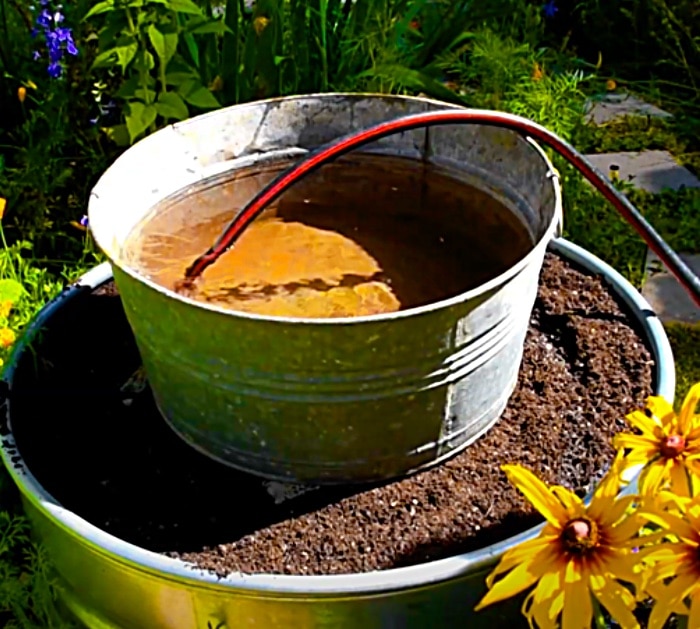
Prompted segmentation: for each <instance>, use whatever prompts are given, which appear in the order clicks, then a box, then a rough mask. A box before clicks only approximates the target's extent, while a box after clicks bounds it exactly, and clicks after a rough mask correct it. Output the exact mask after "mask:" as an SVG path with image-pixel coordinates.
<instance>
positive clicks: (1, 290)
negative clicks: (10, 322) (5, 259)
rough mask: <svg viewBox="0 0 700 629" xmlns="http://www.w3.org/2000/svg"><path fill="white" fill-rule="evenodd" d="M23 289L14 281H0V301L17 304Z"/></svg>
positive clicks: (23, 291)
mask: <svg viewBox="0 0 700 629" xmlns="http://www.w3.org/2000/svg"><path fill="white" fill-rule="evenodd" d="M25 292H26V291H25V290H24V287H23V286H22V284H20V283H19V282H18V281H16V280H12V279H9V278H8V279H4V280H0V301H11V302H12V303H13V304H15V303H17V302H18V301H19V300H20V298H21V297H22V295H24V294H25Z"/></svg>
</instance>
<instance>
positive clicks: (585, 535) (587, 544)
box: [561, 518, 598, 553]
mask: <svg viewBox="0 0 700 629" xmlns="http://www.w3.org/2000/svg"><path fill="white" fill-rule="evenodd" d="M561 540H562V542H563V544H564V548H565V549H566V550H567V551H568V552H571V553H584V552H586V551H589V550H590V549H591V548H593V547H594V546H595V545H596V544H597V543H598V525H597V524H596V523H595V522H594V521H593V520H589V519H588V518H577V519H575V520H570V521H569V522H567V523H566V526H565V527H564V530H563V531H562V534H561Z"/></svg>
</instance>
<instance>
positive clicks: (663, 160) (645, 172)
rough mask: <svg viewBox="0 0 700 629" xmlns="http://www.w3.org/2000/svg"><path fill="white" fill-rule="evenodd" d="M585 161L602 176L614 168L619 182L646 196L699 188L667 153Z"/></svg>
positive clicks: (613, 155) (616, 155) (592, 157)
mask: <svg viewBox="0 0 700 629" xmlns="http://www.w3.org/2000/svg"><path fill="white" fill-rule="evenodd" d="M586 157H587V158H588V159H589V160H590V161H591V162H592V163H593V165H594V166H596V167H597V168H598V169H600V170H601V171H602V172H603V173H604V174H606V175H608V174H609V172H610V166H612V165H615V166H618V167H619V171H618V172H619V177H620V180H621V181H625V182H628V183H631V184H632V185H633V186H634V187H635V188H639V189H640V190H646V191H647V192H652V193H659V192H661V191H662V190H663V189H664V188H670V189H672V190H678V189H680V188H682V187H686V188H700V179H698V178H697V177H696V176H695V175H693V173H691V172H690V171H689V170H688V169H687V168H684V167H683V166H681V165H680V164H679V163H678V162H676V160H675V159H674V158H673V155H671V154H670V153H669V152H668V151H641V152H630V153H601V154H599V155H586Z"/></svg>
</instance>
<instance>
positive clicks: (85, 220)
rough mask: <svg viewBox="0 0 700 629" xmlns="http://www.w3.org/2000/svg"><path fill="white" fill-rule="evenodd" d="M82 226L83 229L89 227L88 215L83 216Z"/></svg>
mask: <svg viewBox="0 0 700 629" xmlns="http://www.w3.org/2000/svg"><path fill="white" fill-rule="evenodd" d="M80 226H81V227H87V226H88V217H87V215H86V214H83V217H82V218H81V219H80Z"/></svg>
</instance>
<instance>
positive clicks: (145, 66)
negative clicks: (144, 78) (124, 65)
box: [134, 50, 156, 71]
mask: <svg viewBox="0 0 700 629" xmlns="http://www.w3.org/2000/svg"><path fill="white" fill-rule="evenodd" d="M134 65H135V66H136V69H137V70H147V71H150V70H153V68H155V67H156V61H155V59H154V58H153V55H152V54H151V53H150V52H148V50H139V54H138V55H136V60H135V61H134Z"/></svg>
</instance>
